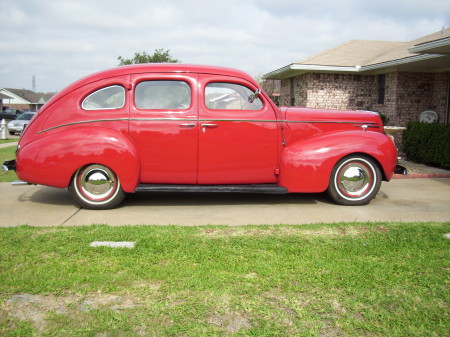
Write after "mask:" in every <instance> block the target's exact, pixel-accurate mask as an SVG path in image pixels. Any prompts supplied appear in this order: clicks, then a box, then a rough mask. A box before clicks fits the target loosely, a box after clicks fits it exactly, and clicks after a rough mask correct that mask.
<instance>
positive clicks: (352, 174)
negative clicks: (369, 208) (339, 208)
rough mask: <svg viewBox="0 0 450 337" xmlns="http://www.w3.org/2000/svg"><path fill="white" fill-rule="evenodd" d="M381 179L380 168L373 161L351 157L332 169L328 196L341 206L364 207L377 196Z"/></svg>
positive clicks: (360, 157)
mask: <svg viewBox="0 0 450 337" xmlns="http://www.w3.org/2000/svg"><path fill="white" fill-rule="evenodd" d="M381 179H382V176H381V171H380V168H379V167H378V165H377V163H376V162H375V161H374V160H373V159H371V158H369V157H366V156H361V155H352V156H349V157H345V158H343V159H341V160H340V161H339V162H338V163H337V164H336V166H335V167H334V168H333V171H332V172H331V177H330V183H329V186H328V194H329V195H330V197H331V198H332V199H333V200H334V201H335V202H337V203H338V204H341V205H365V204H368V203H369V202H370V200H372V199H373V198H374V197H375V196H376V195H377V193H378V191H379V189H380V186H381Z"/></svg>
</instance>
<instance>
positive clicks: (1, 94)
mask: <svg viewBox="0 0 450 337" xmlns="http://www.w3.org/2000/svg"><path fill="white" fill-rule="evenodd" d="M53 95H54V93H42V92H34V91H31V90H25V89H9V88H3V89H0V100H1V104H0V106H2V109H4V108H7V107H8V108H13V109H18V110H23V109H27V110H31V111H37V110H39V108H40V107H41V106H43V105H44V104H45V103H46V102H47V101H48V100H49V99H50V98H51V97H52V96H53Z"/></svg>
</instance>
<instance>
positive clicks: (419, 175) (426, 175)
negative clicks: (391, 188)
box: [392, 173, 450, 179]
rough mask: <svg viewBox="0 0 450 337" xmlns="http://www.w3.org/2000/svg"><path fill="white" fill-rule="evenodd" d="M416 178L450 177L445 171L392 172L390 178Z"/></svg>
mask: <svg viewBox="0 0 450 337" xmlns="http://www.w3.org/2000/svg"><path fill="white" fill-rule="evenodd" d="M417 178H450V174H445V173H408V174H406V175H403V174H394V176H393V177H392V179H417Z"/></svg>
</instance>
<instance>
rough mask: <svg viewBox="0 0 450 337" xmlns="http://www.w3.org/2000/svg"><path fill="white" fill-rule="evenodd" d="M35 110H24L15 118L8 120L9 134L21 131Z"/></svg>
mask: <svg viewBox="0 0 450 337" xmlns="http://www.w3.org/2000/svg"><path fill="white" fill-rule="evenodd" d="M35 114H36V112H24V113H22V114H21V115H19V116H18V117H17V118H16V119H14V120H12V121H10V122H8V131H9V134H10V135H14V134H16V133H21V132H22V131H23V129H24V128H25V127H26V126H27V125H28V124H29V123H30V120H31V119H32V118H33V117H34V115H35Z"/></svg>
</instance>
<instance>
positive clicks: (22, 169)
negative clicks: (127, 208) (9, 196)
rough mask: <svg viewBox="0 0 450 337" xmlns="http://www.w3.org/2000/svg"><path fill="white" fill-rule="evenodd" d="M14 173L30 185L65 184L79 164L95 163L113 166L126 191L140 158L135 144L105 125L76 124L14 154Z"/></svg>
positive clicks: (131, 188)
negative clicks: (80, 125) (15, 157)
mask: <svg viewBox="0 0 450 337" xmlns="http://www.w3.org/2000/svg"><path fill="white" fill-rule="evenodd" d="M16 162H17V168H16V171H17V175H18V176H19V178H20V179H21V180H24V181H27V182H29V183H33V184H40V185H47V186H53V187H60V188H63V187H67V186H68V185H69V184H70V179H71V177H72V176H73V174H74V173H75V172H76V170H78V169H79V168H80V167H82V166H84V165H87V164H92V163H97V164H102V165H105V166H107V167H109V168H110V169H112V170H113V171H114V172H115V173H116V174H117V175H118V177H119V179H120V182H121V185H122V188H123V190H124V191H125V192H133V191H134V190H135V188H136V186H137V185H138V183H139V177H140V161H139V155H138V152H137V150H136V147H135V145H134V143H133V142H132V141H131V140H130V139H129V138H128V137H127V136H126V135H124V134H122V133H120V132H118V131H115V130H112V129H107V128H98V127H96V128H93V127H77V128H73V129H70V130H67V129H64V130H61V131H53V132H51V133H49V134H42V137H40V138H38V139H36V140H35V141H33V142H31V143H29V144H26V145H25V146H23V147H22V148H20V150H19V152H18V153H17V159H16Z"/></svg>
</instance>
